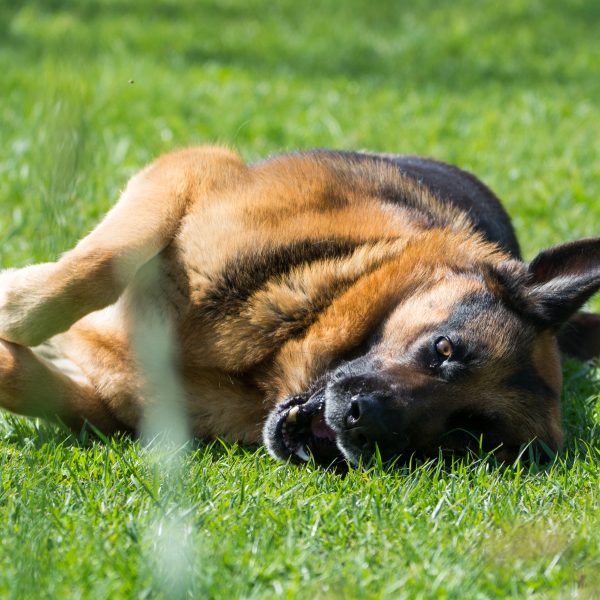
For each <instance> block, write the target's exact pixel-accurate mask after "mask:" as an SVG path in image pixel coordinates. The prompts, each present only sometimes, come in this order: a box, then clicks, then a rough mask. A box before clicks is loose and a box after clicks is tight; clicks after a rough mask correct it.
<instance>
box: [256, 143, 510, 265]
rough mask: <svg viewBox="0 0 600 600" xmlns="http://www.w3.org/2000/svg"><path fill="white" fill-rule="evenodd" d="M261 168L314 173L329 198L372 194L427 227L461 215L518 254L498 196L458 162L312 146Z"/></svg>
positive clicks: (281, 173)
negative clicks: (423, 221) (410, 211)
mask: <svg viewBox="0 0 600 600" xmlns="http://www.w3.org/2000/svg"><path fill="white" fill-rule="evenodd" d="M257 166H259V168H262V169H264V170H266V171H270V172H271V174H272V176H273V177H275V178H277V177H279V178H286V179H288V180H298V178H300V179H303V178H305V177H310V175H311V174H313V175H314V176H315V178H318V177H317V174H319V176H320V177H321V179H323V174H325V181H326V182H327V185H328V188H329V193H328V196H329V197H333V196H335V195H336V192H337V194H338V196H342V195H343V193H344V192H345V191H347V190H352V191H353V192H354V193H357V192H358V193H362V194H364V195H369V196H375V197H378V198H379V199H381V200H382V201H384V202H388V203H391V204H393V205H396V206H399V207H402V206H404V207H410V208H412V209H414V210H417V211H419V212H421V213H422V214H423V215H425V216H426V218H427V220H428V223H429V225H430V226H432V227H433V226H438V227H439V226H441V227H445V226H448V225H451V221H452V220H453V219H455V218H459V217H460V215H461V214H462V215H463V216H464V215H467V216H468V218H469V220H470V221H471V223H472V224H473V226H474V228H475V229H477V230H479V231H480V232H481V233H482V234H483V235H484V237H485V238H486V239H487V240H489V241H492V242H495V243H497V244H498V245H499V246H500V248H501V249H503V250H505V251H507V252H508V253H510V254H511V255H512V256H514V257H515V258H520V249H519V243H518V241H517V238H516V235H515V232H514V229H513V227H512V224H511V221H510V217H509V216H508V214H507V212H506V211H505V210H504V208H503V206H502V204H501V202H500V200H499V199H498V198H497V196H496V195H495V194H494V193H493V192H492V191H491V190H490V189H489V188H488V187H487V186H486V185H485V184H484V183H483V182H482V181H481V180H479V179H478V178H477V177H475V176H474V175H472V174H471V173H469V172H467V171H464V170H462V169H459V168H458V167H456V166H453V165H450V164H447V163H444V162H440V161H437V160H433V159H430V158H424V157H419V156H411V155H400V154H377V153H370V152H353V151H341V150H322V149H318V150H310V151H303V152H297V153H293V154H284V155H280V156H276V157H273V158H271V159H268V160H266V161H262V162H261V163H257Z"/></svg>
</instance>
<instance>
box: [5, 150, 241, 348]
mask: <svg viewBox="0 0 600 600" xmlns="http://www.w3.org/2000/svg"><path fill="white" fill-rule="evenodd" d="M246 176H247V168H246V166H245V165H244V163H243V162H242V161H241V160H240V158H239V157H238V156H236V155H235V154H233V153H231V152H229V151H227V150H224V149H221V148H211V147H206V148H191V149H187V150H181V151H179V152H174V153H172V154H167V155H165V156H163V157H161V158H159V159H158V160H157V161H156V162H154V163H153V164H151V165H150V166H148V167H146V168H145V169H144V170H142V171H141V172H140V173H138V174H137V175H135V176H134V177H133V178H132V179H131V181H130V182H129V184H128V185H127V188H126V189H125V191H124V192H123V195H122V196H121V199H120V200H119V202H118V203H117V204H116V205H115V206H114V208H113V209H112V210H111V211H110V212H109V213H108V215H107V216H106V218H105V219H104V220H103V221H102V223H100V225H98V227H96V229H95V230H94V231H92V232H91V233H90V234H89V235H88V236H87V237H85V238H84V239H82V240H81V241H80V242H79V244H77V246H76V247H75V248H74V249H73V250H71V251H70V252H67V253H66V254H65V255H64V256H63V257H62V258H61V259H60V260H58V261H57V262H55V263H46V264H40V265H33V266H30V267H25V268H23V269H17V270H14V269H13V270H8V271H4V272H3V273H0V338H2V339H5V340H8V341H10V342H14V343H17V344H21V345H24V346H36V345H38V344H40V343H41V342H43V341H44V340H46V339H48V338H50V337H52V336H53V335H55V334H57V333H61V332H63V331H66V330H67V329H68V328H69V327H70V326H71V325H72V324H73V323H75V322H76V321H78V320H79V319H81V318H82V317H83V316H85V315H86V314H88V313H90V312H93V311H95V310H99V309H101V308H104V307H106V306H108V305H110V304H112V303H114V302H115V301H116V300H117V299H118V297H119V296H120V294H121V293H122V292H123V290H124V289H125V287H126V286H127V285H128V283H129V282H130V281H131V280H132V278H133V277H134V276H135V274H136V273H137V271H138V269H139V268H140V267H141V266H143V265H144V264H145V263H146V262H148V261H149V260H150V259H151V258H153V257H154V256H156V255H157V254H158V253H159V252H160V251H161V250H162V249H163V248H165V247H166V246H167V245H168V244H169V243H170V241H171V240H172V239H173V237H174V236H175V235H176V233H177V231H178V229H179V225H180V223H181V220H182V219H183V217H184V216H185V215H186V213H187V211H188V209H189V208H190V207H191V206H192V205H193V204H197V203H201V202H207V201H208V199H209V198H210V196H211V194H212V193H213V192H215V191H216V192H219V191H220V190H222V189H223V188H226V187H227V186H231V185H236V184H237V183H238V182H240V181H241V180H243V179H244V177H246Z"/></svg>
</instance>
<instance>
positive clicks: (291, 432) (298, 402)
mask: <svg viewBox="0 0 600 600" xmlns="http://www.w3.org/2000/svg"><path fill="white" fill-rule="evenodd" d="M336 437H337V436H336V433H335V431H334V430H333V429H332V428H331V427H330V426H329V425H328V424H327V422H326V420H325V398H324V393H323V391H319V392H316V393H314V394H313V395H312V396H310V397H309V398H308V399H307V398H306V396H294V397H292V398H290V399H289V400H287V401H286V402H284V403H283V404H280V405H279V406H277V407H276V408H275V410H274V411H273V412H272V413H271V414H270V415H269V417H268V419H267V422H266V423H265V429H264V439H265V444H266V445H267V447H268V449H269V451H270V452H271V454H273V456H275V457H276V458H279V459H282V460H287V459H290V460H292V461H293V462H296V463H305V462H308V460H310V457H311V455H312V457H313V459H314V461H315V463H317V464H318V465H321V466H325V467H329V466H336V465H341V464H342V463H344V456H343V454H342V453H341V451H340V449H339V448H338V446H337V444H336Z"/></svg>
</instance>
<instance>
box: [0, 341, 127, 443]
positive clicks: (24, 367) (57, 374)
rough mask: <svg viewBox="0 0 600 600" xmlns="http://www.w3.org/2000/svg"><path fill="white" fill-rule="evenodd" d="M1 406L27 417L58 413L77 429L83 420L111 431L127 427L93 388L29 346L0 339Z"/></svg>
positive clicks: (51, 415) (48, 415)
mask: <svg viewBox="0 0 600 600" xmlns="http://www.w3.org/2000/svg"><path fill="white" fill-rule="evenodd" d="M0 406H1V407H2V408H6V409H8V410H10V411H12V412H15V413H17V414H21V415H25V416H30V417H58V418H59V419H61V420H62V421H63V422H64V423H65V424H66V425H68V426H69V427H71V428H73V429H75V430H77V429H79V428H80V427H81V426H82V425H83V424H84V423H85V422H86V421H88V422H90V423H93V424H94V426H95V427H97V428H98V429H99V430H100V431H102V432H104V433H106V434H111V433H114V432H115V431H118V430H125V429H127V428H126V427H124V426H123V425H122V424H121V423H120V422H119V421H118V420H117V419H116V418H115V416H114V415H113V414H112V413H111V412H110V411H109V409H108V408H107V406H106V404H105V403H104V402H103V400H102V399H101V398H100V397H99V395H98V394H97V392H96V390H95V389H94V388H93V387H92V385H90V384H89V382H87V381H86V380H85V378H82V379H81V380H78V379H77V378H73V377H70V376H69V375H68V374H67V373H64V372H63V371H61V370H60V369H59V368H57V367H56V366H55V365H53V364H52V363H51V362H49V361H46V360H44V359H43V358H41V357H40V356H38V355H37V354H36V353H35V352H34V351H33V350H31V349H30V348H26V347H24V346H19V345H18V344H13V343H10V342H5V341H3V340H0Z"/></svg>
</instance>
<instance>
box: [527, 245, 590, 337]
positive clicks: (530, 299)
mask: <svg viewBox="0 0 600 600" xmlns="http://www.w3.org/2000/svg"><path fill="white" fill-rule="evenodd" d="M598 289H600V237H597V238H588V239H584V240H578V241H575V242H569V243H567V244H562V245H561V246H555V247H554V248H549V249H547V250H543V251H542V252H540V254H538V255H537V256H536V257H535V258H534V259H533V260H532V261H531V263H529V266H528V275H527V277H526V281H525V293H526V296H527V305H528V310H527V312H528V313H529V314H530V315H531V316H532V317H533V318H534V319H536V320H537V321H540V322H541V324H543V325H546V326H558V325H561V324H562V323H564V322H565V321H567V319H568V318H569V317H570V316H571V315H572V314H573V313H575V312H576V311H577V310H578V309H579V308H580V307H581V306H582V305H583V304H584V303H585V302H586V300H588V298H590V297H591V296H592V294H594V293H595V292H596V291H598Z"/></svg>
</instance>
